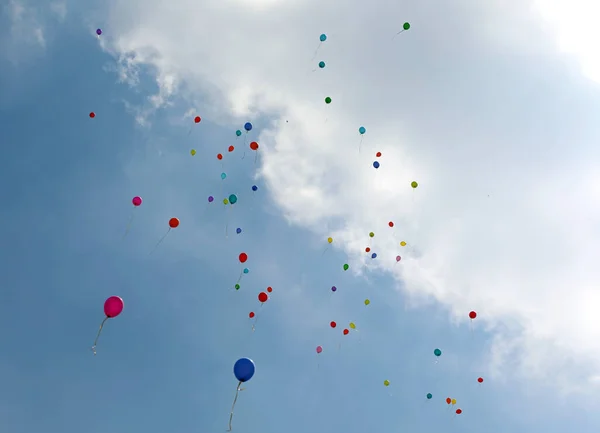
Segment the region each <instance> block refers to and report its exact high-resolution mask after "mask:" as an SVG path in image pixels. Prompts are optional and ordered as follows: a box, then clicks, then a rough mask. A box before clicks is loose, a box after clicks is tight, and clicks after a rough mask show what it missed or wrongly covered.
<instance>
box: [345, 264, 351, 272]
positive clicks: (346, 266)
mask: <svg viewBox="0 0 600 433" xmlns="http://www.w3.org/2000/svg"><path fill="white" fill-rule="evenodd" d="M349 267H350V266H348V263H344V271H347V270H348V268H349Z"/></svg>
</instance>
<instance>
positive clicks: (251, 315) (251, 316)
mask: <svg viewBox="0 0 600 433" xmlns="http://www.w3.org/2000/svg"><path fill="white" fill-rule="evenodd" d="M248 317H249V318H251V319H253V318H254V311H250V314H248Z"/></svg>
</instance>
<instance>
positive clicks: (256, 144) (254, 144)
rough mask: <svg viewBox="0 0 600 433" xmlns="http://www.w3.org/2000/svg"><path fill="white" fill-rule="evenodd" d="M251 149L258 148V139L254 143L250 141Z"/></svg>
mask: <svg viewBox="0 0 600 433" xmlns="http://www.w3.org/2000/svg"><path fill="white" fill-rule="evenodd" d="M250 149H252V150H258V143H257V142H256V141H253V142H252V143H250Z"/></svg>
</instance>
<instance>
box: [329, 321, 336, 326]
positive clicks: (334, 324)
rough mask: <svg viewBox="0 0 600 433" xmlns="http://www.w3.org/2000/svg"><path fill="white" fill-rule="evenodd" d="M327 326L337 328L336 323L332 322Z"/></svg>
mask: <svg viewBox="0 0 600 433" xmlns="http://www.w3.org/2000/svg"><path fill="white" fill-rule="evenodd" d="M329 326H331V327H332V328H335V327H336V326H337V323H335V322H333V321H332V322H330V323H329Z"/></svg>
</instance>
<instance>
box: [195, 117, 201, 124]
mask: <svg viewBox="0 0 600 433" xmlns="http://www.w3.org/2000/svg"><path fill="white" fill-rule="evenodd" d="M201 120H202V119H201V118H200V116H196V117H194V123H200V121H201Z"/></svg>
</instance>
